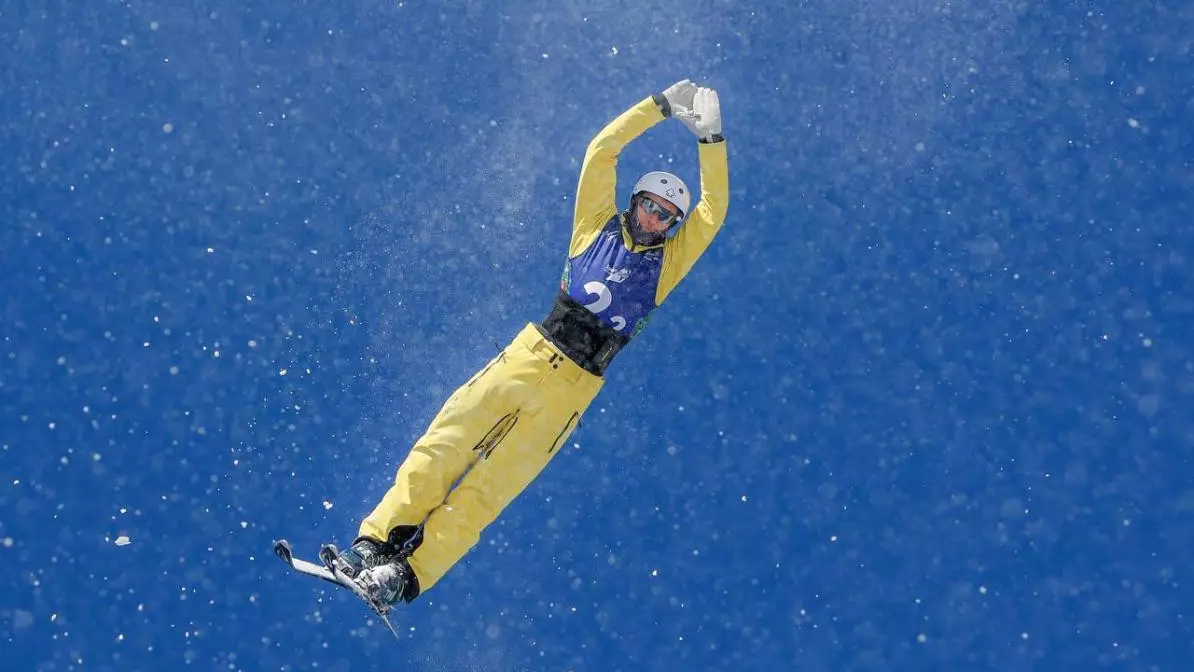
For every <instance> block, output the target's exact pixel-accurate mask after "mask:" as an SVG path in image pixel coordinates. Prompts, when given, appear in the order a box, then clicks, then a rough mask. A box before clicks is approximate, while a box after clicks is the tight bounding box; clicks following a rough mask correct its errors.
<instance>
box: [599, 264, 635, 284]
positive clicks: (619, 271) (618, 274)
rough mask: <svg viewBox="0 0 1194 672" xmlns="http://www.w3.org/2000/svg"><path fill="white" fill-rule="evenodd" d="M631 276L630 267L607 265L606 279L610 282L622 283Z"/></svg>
mask: <svg viewBox="0 0 1194 672" xmlns="http://www.w3.org/2000/svg"><path fill="white" fill-rule="evenodd" d="M629 277H630V269H629V268H614V267H613V266H606V267H605V279H606V280H608V281H609V282H616V283H618V284H621V283H623V282H626V278H629Z"/></svg>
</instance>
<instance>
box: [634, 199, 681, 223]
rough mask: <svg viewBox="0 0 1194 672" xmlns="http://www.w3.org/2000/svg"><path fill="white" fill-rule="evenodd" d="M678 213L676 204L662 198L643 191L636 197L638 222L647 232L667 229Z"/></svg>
mask: <svg viewBox="0 0 1194 672" xmlns="http://www.w3.org/2000/svg"><path fill="white" fill-rule="evenodd" d="M679 214H680V211H679V210H677V209H676V206H674V205H672V204H671V203H668V202H667V201H665V200H663V199H655V198H652V197H651V195H650V194H645V193H644V194H640V195H639V197H638V213H637V215H638V223H639V226H642V227H643V229H644V230H645V231H647V232H648V233H663V232H664V231H667V229H668V227H669V226H671V225H672V224H674V223H675V222H676V217H677V216H678V215H679Z"/></svg>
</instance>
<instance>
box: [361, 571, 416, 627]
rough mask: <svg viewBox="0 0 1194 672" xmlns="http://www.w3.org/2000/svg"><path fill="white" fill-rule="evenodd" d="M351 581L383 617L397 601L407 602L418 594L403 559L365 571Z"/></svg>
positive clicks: (411, 575) (413, 576) (412, 573)
mask: <svg viewBox="0 0 1194 672" xmlns="http://www.w3.org/2000/svg"><path fill="white" fill-rule="evenodd" d="M353 581H354V582H355V583H356V584H357V586H359V587H360V588H361V590H362V591H363V592H364V593H365V595H367V596H368V597H369V599H370V600H371V601H372V602H373V604H374V607H375V608H377V609H378V611H379V613H382V614H383V615H384V614H385V613H386V612H388V611H389V610H390V608H392V607H393V606H394V605H395V604H397V603H398V602H399V601H406V602H409V601H411V600H412V599H413V598H414V596H415V595H418V593H419V589H418V580H417V579H416V578H415V573H414V571H413V570H411V568H410V565H409V564H407V562H406V558H404V557H395V558H392V559H391V560H389V561H388V562H386V563H384V564H378V565H375V566H373V567H370V568H368V569H365V570H363V571H361V572H360V573H358V574H357V576H356V577H355V578H354V579H353Z"/></svg>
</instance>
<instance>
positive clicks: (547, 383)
mask: <svg viewBox="0 0 1194 672" xmlns="http://www.w3.org/2000/svg"><path fill="white" fill-rule="evenodd" d="M507 353H508V355H509V357H510V359H511V361H512V362H514V363H516V366H517V368H518V369H519V370H520V371H527V372H530V371H533V372H534V374H530V375H528V380H530V379H534V381H535V382H534V385H533V386H532V387H531V388H529V389H528V390H527V392H528V394H526V395H524V396H523V397H522V398H521V399H520V403H519V406H518V408H517V410H516V414H515V421H514V422H513V424H512V426H511V427H510V428H509V430H508V431H507V432H506V433H505V434H504V435H503V436H501V437H500V440H499V441H498V442H497V443H496V444H494V445H491V446H488V447H487V448H486V449H485V450H483V451H481V458H480V459H479V460H477V461H476V462H475V463H474V464H473V466H472V467H471V468H470V469H469V470H468V471H467V473H465V474H464V476H463V478H461V479H460V483H459V484H458V485H457V486H456V487H455V488H453V489H452V490H451V492H450V493H449V495H448V497H447V500H446V501H445V502H444V503H443V504H442V505H440V506H438V507H436V508H435V509H434V510H433V511H432V512H431V515H430V516H428V518H427V520H426V522H425V524H424V527H423V541H422V543H421V544H420V545H419V547H418V548H417V549H416V550H415V552H414V554H413V555H412V556H411V557H410V565H411V568H412V569H413V570H414V572H415V575H416V576H417V577H418V579H419V587H420V590H421V591H423V592H425V591H426V590H427V589H429V588H431V586H433V585H434V584H435V583H436V582H437V581H439V580H440V579H441V578H442V577H443V576H444V574H445V573H447V571H448V570H449V569H451V567H452V566H453V565H455V564H456V563H457V562H458V561H459V560H460V559H461V558H462V557H463V556H464V555H465V554H466V553H467V552H468V551H469V550H470V549H471V548H472V547H473V546H474V545H476V543H477V541H478V540H479V538H480V534H481V531H482V530H484V529H485V527H487V526H488V525H489V524H490V523H492V522H493V521H494V520H495V519H496V518H497V516H498V514H500V513H501V511H502V510H503V509H505V508H506V506H507V505H509V504H510V502H512V501H513V500H514V498H515V497H517V496H518V495H519V494H520V493H521V492H522V491H523V490H524V489H525V488H526V487H527V486H528V485H530V483H531V481H533V480H534V479H535V477H536V476H538V475H539V473H540V472H541V471H542V470H543V468H544V467H546V466H547V463H548V462H549V461H551V458H552V457H554V456H555V455H556V453H558V452H559V449H560V447H561V446H563V445H564V442H565V441H566V440H567V438H568V436H569V435H570V434H571V433H572V431H573V430H574V429H575V428H576V425H577V424H578V422H579V421H580V416H581V415H582V414H583V413H584V411H585V409H587V408H588V406H589V405H590V404H591V403H592V401H593V399H594V398H595V397H596V396H597V393H598V392H599V391H600V389H601V386H602V383H603V382H604V381H603V379H601V378H600V377H598V376H595V375H593V374H591V373H589V372H587V371H585V370H583V369H581V368H580V367H578V366H576V364H574V363H573V362H572V361H571V360H569V359H567V358H566V357H565V356H564V355H563V354H562V353H560V352H559V350H557V349H556V348H555V346H553V345H551V343H549V342H548V341H546V340H545V339H543V338H542V337H541V336H540V335H539V333H538V331H537V330H535V329H534V327H533V326H530V325H528V327H527V329H524V330H523V332H522V333H521V334H520V335H519V337H518V338H516V339H515V342H514V343H513V344H512V345H511V347H510V348H508V349H507Z"/></svg>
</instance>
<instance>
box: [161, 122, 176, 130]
mask: <svg viewBox="0 0 1194 672" xmlns="http://www.w3.org/2000/svg"><path fill="white" fill-rule="evenodd" d="M162 132H163V133H173V132H174V124H172V123H170V122H168V121H167V122H166V123H164V124H162Z"/></svg>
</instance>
